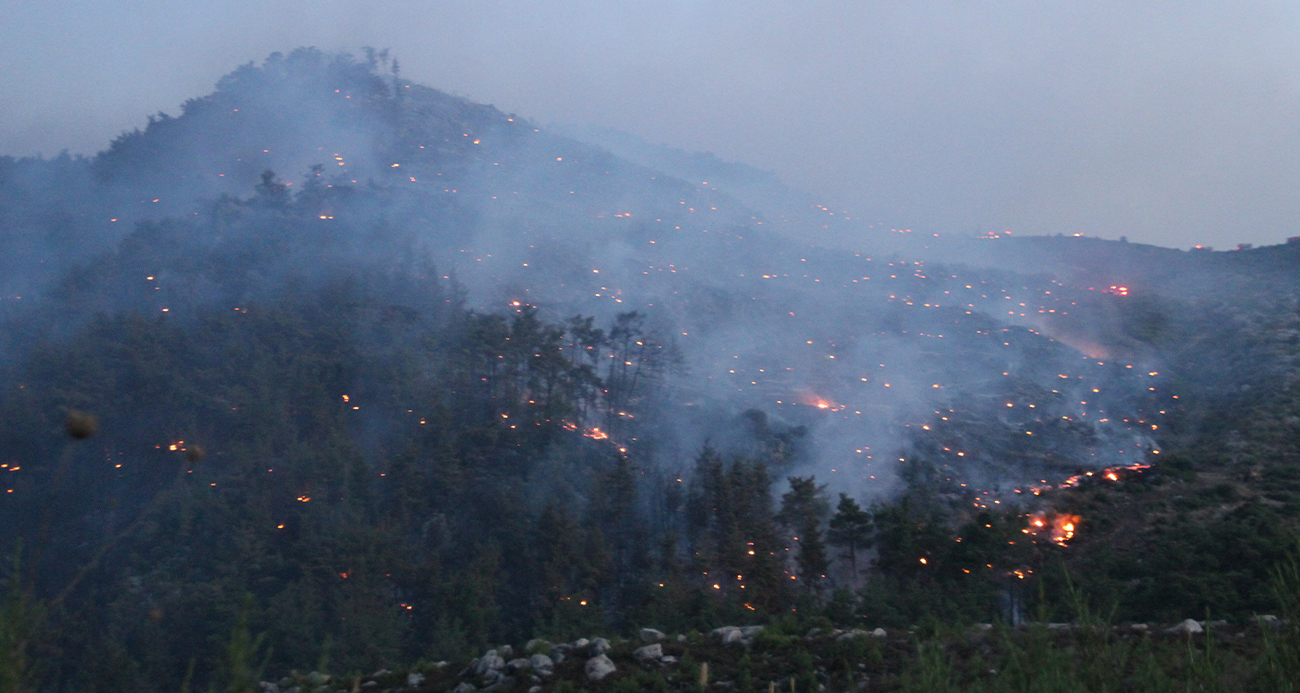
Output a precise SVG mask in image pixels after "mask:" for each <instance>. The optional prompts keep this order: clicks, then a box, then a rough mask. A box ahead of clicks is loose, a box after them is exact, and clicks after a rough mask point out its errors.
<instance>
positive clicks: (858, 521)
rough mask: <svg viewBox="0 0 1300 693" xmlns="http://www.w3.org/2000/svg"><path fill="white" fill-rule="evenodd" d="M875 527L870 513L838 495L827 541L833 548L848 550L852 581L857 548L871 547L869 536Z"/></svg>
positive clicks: (856, 576)
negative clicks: (837, 503)
mask: <svg viewBox="0 0 1300 693" xmlns="http://www.w3.org/2000/svg"><path fill="white" fill-rule="evenodd" d="M874 530H875V525H874V523H873V522H872V520H871V513H869V512H867V511H866V510H863V509H862V507H861V506H859V505H858V502H857V501H855V500H853V499H852V498H849V497H848V495H847V494H843V493H841V494H840V503H839V505H838V506H837V507H836V509H835V515H834V516H833V517H831V521H830V531H829V532H827V536H826V538H827V540H828V541H829V542H830V543H831V544H832V545H834V546H842V547H844V548H847V549H848V559H849V565H850V566H852V569H853V579H854V580H855V581H856V580H857V578H858V553H857V550H858V548H867V547H869V546H871V534H872V532H873V531H874Z"/></svg>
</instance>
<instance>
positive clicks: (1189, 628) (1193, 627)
mask: <svg viewBox="0 0 1300 693" xmlns="http://www.w3.org/2000/svg"><path fill="white" fill-rule="evenodd" d="M1165 632H1166V633H1171V634H1174V635H1194V634H1196V633H1204V632H1205V629H1204V628H1202V627H1201V624H1200V623H1198V622H1197V621H1196V619H1194V618H1188V619H1184V620H1183V622H1182V623H1180V624H1178V625H1176V626H1174V627H1173V628H1169V629H1167V630H1165Z"/></svg>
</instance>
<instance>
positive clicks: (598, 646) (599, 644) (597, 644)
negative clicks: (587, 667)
mask: <svg viewBox="0 0 1300 693" xmlns="http://www.w3.org/2000/svg"><path fill="white" fill-rule="evenodd" d="M609 650H610V644H609V641H608V640H606V639H604V638H596V639H595V640H592V641H591V653H592V654H595V655H603V654H605V653H606V652H609Z"/></svg>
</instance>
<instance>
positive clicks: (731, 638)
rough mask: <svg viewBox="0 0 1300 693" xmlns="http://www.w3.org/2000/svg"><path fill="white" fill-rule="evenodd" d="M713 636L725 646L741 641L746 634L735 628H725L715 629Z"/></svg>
mask: <svg viewBox="0 0 1300 693" xmlns="http://www.w3.org/2000/svg"><path fill="white" fill-rule="evenodd" d="M713 636H714V637H716V638H717V639H719V640H721V641H722V644H724V645H725V644H727V643H732V642H737V641H739V640H740V639H741V638H743V637H745V634H744V633H741V632H740V629H739V628H737V627H735V626H723V627H721V628H714V629H713Z"/></svg>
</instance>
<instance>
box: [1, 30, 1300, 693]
mask: <svg viewBox="0 0 1300 693" xmlns="http://www.w3.org/2000/svg"><path fill="white" fill-rule="evenodd" d="M671 154H672V153H671V152H665V151H659V152H658V153H657V154H656V156H657V157H658V159H656V160H655V161H654V162H652V163H654V164H655V165H659V166H664V167H671V165H672V162H673V161H674V160H676V159H680V158H681V157H676V159H675V158H674V155H671ZM575 159H576V163H575V161H574V160H575ZM566 161H567V163H566ZM689 164H690V167H691V173H692V174H693V175H695V174H698V173H699V172H700V170H702V171H704V172H706V173H707V172H710V171H712V170H714V169H716V168H717V167H721V168H722V169H724V170H723V171H722V172H723V173H724V174H726V176H729V177H730V179H734V180H737V181H743V180H744V179H745V176H746V175H748V174H745V172H744V171H740V172H739V173H737V171H735V170H733V168H730V167H733V166H734V165H729V164H728V165H723V164H721V163H718V162H714V161H713V160H712V159H710V158H708V157H702V156H697V157H693V158H690V159H689ZM272 169H274V170H272ZM274 171H281V172H288V173H283V174H277V173H275V172H274ZM742 174H743V175H742ZM756 180H758V181H759V183H761V186H760V187H762V188H763V189H764V190H767V189H768V188H769V187H771V186H772V185H774V183H773V182H772V181H771V180H770V179H769V178H765V177H761V176H760V177H757V178H756ZM737 185H741V183H737ZM756 185H757V184H756ZM753 192H754V191H753V190H743V189H742V190H737V191H736V194H735V195H734V196H733V195H729V194H726V193H721V192H717V191H715V190H713V189H711V188H708V187H704V186H703V185H696V184H695V183H688V182H686V181H685V180H682V179H679V178H675V177H673V176H671V175H668V174H666V173H664V172H661V171H660V170H658V169H652V168H647V167H645V166H641V165H639V164H637V163H633V162H631V161H628V160H625V159H621V158H619V157H616V156H614V155H613V154H611V153H610V152H608V151H606V150H603V149H600V148H598V147H595V146H593V145H588V144H583V143H581V142H578V141H575V140H570V139H566V138H562V137H557V136H553V135H550V134H548V133H542V132H540V128H536V127H535V126H534V125H533V124H531V123H528V122H527V121H525V120H523V119H521V118H518V117H515V116H512V115H507V114H503V113H501V112H499V111H497V110H496V109H494V108H492V107H490V106H483V105H479V104H473V103H471V102H468V101H465V100H463V99H457V98H453V97H450V96H447V95H445V94H442V93H440V92H437V91H435V90H432V89H428V88H426V87H421V86H419V85H416V84H412V83H410V82H409V81H406V80H403V79H402V78H401V77H400V72H399V71H398V70H397V68H396V64H395V62H394V61H390V60H389V58H388V57H387V55H385V54H383V53H371V54H369V55H368V56H367V59H366V60H355V59H353V58H351V57H348V56H329V55H325V54H322V53H319V52H316V51H312V50H300V51H296V52H294V53H293V54H291V55H288V56H281V55H276V56H272V58H271V59H269V60H268V61H267V62H266V63H265V64H264V65H262V66H260V67H259V66H253V65H249V66H246V67H244V68H241V69H240V70H238V71H236V72H235V73H233V74H231V75H230V76H228V77H226V78H224V79H223V80H222V81H221V83H220V84H219V85H218V88H217V90H216V91H215V92H214V93H213V94H212V95H209V96H207V97H203V98H200V99H195V100H192V101H190V102H187V103H186V104H185V105H184V107H183V113H182V115H180V116H178V117H175V118H173V117H169V116H166V115H162V114H160V115H158V116H156V117H154V118H152V119H150V122H149V125H148V127H147V128H146V129H145V130H143V131H138V132H133V133H128V134H125V135H123V136H122V137H121V138H119V139H118V140H117V141H115V142H114V143H113V145H112V147H110V148H109V149H108V150H107V151H106V152H104V153H102V154H100V155H98V156H96V157H94V158H93V159H83V158H75V157H68V156H63V157H59V158H56V159H51V160H43V159H29V160H13V159H9V158H0V292H3V297H0V527H2V528H3V532H0V555H4V556H7V557H10V558H11V559H12V562H11V563H8V565H10V566H11V569H10V570H8V571H7V572H6V573H5V576H6V577H5V579H4V588H5V590H6V595H7V596H6V598H5V601H4V603H3V605H0V693H10V692H11V691H12V692H17V691H28V690H41V691H119V690H120V691H155V690H156V691H163V690H175V689H181V690H192V689H193V688H194V687H197V688H207V689H209V690H217V689H224V690H228V691H241V692H242V691H249V690H256V689H257V688H258V686H259V685H261V684H260V683H259V682H260V681H262V680H263V679H265V680H266V681H267V682H275V683H274V686H275V687H276V688H277V689H278V690H286V689H289V688H292V687H295V686H297V687H298V688H299V689H300V690H304V691H305V690H321V689H322V687H324V690H352V691H358V690H380V689H383V690H390V689H399V688H407V689H414V690H452V689H455V688H456V687H457V686H462V688H461V689H460V690H462V691H464V690H467V689H465V688H463V685H474V686H483V685H489V684H492V683H494V682H495V683H496V685H497V686H498V689H504V688H509V687H510V686H514V687H516V688H518V690H528V689H529V688H531V687H532V686H534V685H540V686H542V688H543V689H544V690H556V691H559V690H566V689H568V690H572V689H575V688H587V687H594V688H600V689H610V690H699V689H710V690H713V689H715V688H716V689H717V690H754V691H757V690H772V689H771V688H769V686H779V688H780V689H781V690H786V689H787V688H788V689H790V690H792V691H794V690H797V691H814V690H819V689H820V687H822V686H825V687H827V688H828V689H830V690H929V691H944V690H989V691H994V690H1025V691H1029V690H1044V691H1047V690H1052V691H1055V690H1062V691H1066V690H1071V691H1072V690H1175V688H1174V686H1176V685H1181V684H1182V683H1187V682H1198V685H1204V686H1211V685H1214V686H1223V687H1225V689H1226V688H1228V687H1231V688H1233V689H1241V688H1243V687H1254V689H1256V690H1269V691H1272V690H1290V689H1287V688H1285V685H1293V684H1291V683H1288V679H1287V674H1286V672H1288V671H1289V672H1294V671H1295V669H1294V667H1295V666H1296V665H1297V663H1298V662H1297V659H1296V658H1297V656H1300V655H1297V653H1298V652H1300V644H1298V641H1297V630H1296V628H1297V624H1300V606H1298V604H1297V599H1300V597H1298V596H1297V595H1298V594H1300V591H1298V590H1300V575H1297V574H1296V563H1295V561H1296V560H1297V555H1296V554H1295V551H1296V546H1297V545H1296V542H1295V531H1296V526H1297V523H1298V522H1300V447H1298V446H1300V399H1298V398H1297V379H1298V378H1300V362H1297V356H1298V355H1300V351H1298V350H1300V312H1298V307H1300V303H1298V301H1300V291H1297V289H1298V288H1300V287H1298V286H1297V284H1296V281H1295V279H1296V271H1297V268H1300V251H1298V249H1297V248H1293V247H1285V246H1283V247H1277V248H1261V249H1253V250H1243V251H1236V252H1232V253H1214V254H1211V253H1197V254H1187V253H1179V252H1177V251H1166V250H1164V249H1152V248H1149V247H1145V246H1138V245H1136V244H1120V243H1104V242H1101V241H1096V240H1095V239H1074V238H1057V239H1052V238H1040V239H1022V240H1016V241H1013V240H1011V239H999V240H996V241H993V240H966V241H960V240H953V241H951V242H950V243H949V244H948V245H945V246H940V245H939V244H938V242H937V241H934V240H933V239H926V240H920V239H913V238H911V237H907V236H905V235H898V236H897V237H888V238H883V237H882V238H879V239H876V241H875V242H878V246H877V247H875V248H873V249H872V250H873V252H874V251H879V252H878V253H877V254H876V255H871V256H870V257H868V254H867V253H858V252H853V253H845V252H841V251H832V250H826V249H818V248H815V247H809V246H804V245H801V244H799V243H796V242H793V241H790V240H788V239H783V238H782V237H781V236H780V234H779V233H777V232H771V231H769V229H770V227H772V226H775V225H778V224H774V223H772V222H768V223H767V224H766V225H764V224H761V223H760V222H762V221H764V220H766V219H768V217H767V216H764V214H763V212H762V211H759V210H756V209H751V208H749V207H746V206H745V205H742V204H740V203H739V202H737V201H736V199H746V194H745V193H753ZM827 209H828V208H824V207H820V206H818V207H817V208H816V210H817V212H816V214H820V213H821V212H824V211H826V210H827ZM628 210H633V211H628ZM814 216H815V215H814ZM704 217H708V218H707V220H705V221H701V219H702V218H704ZM817 219H818V224H820V221H821V218H820V217H819V216H818V217H817ZM652 220H653V221H652ZM787 230H788V229H787ZM796 230H797V229H796ZM991 243H998V244H1002V245H1000V246H998V247H993V248H990V245H989V244H991ZM1085 251H1086V252H1085ZM1024 267H1033V268H1034V270H1035V272H1034V273H1026V272H1024V271H1023V268H1024ZM1193 276H1194V277H1198V278H1199V279H1195V278H1193ZM724 278H725V279H724ZM1119 281H1123V282H1124V283H1125V285H1124V288H1123V291H1120V290H1119V288H1118V286H1116V287H1111V284H1112V283H1114V282H1119ZM1106 287H1111V289H1110V290H1108V289H1106ZM1099 288H1100V289H1101V290H1099ZM1009 308H1010V310H1008V309H1009ZM881 361H884V362H885V363H880V362H881ZM1266 614H1267V615H1274V616H1279V618H1277V619H1272V620H1268V619H1265V620H1257V619H1255V617H1257V616H1263V615H1266ZM1187 618H1193V619H1199V620H1200V621H1202V622H1203V623H1208V624H1210V625H1209V626H1208V628H1209V630H1210V631H1211V632H1210V633H1209V634H1208V635H1207V634H1205V633H1201V634H1200V635H1196V636H1191V635H1186V634H1184V633H1178V634H1176V635H1174V634H1166V633H1162V632H1160V631H1161V630H1162V629H1163V628H1166V627H1168V626H1170V625H1172V624H1175V623H1179V622H1183V621H1184V619H1187ZM1219 621H1222V623H1221V624H1219V625H1214V624H1216V622H1219ZM1049 623H1057V624H1058V626H1059V627H1049V626H1048V624H1049ZM978 624H986V625H985V626H984V627H981V626H980V625H978ZM1133 624H1138V625H1140V626H1142V627H1140V628H1133V627H1132V626H1133ZM731 625H734V626H758V625H762V626H764V628H763V629H761V630H758V629H750V630H749V631H748V632H746V633H745V634H744V635H743V638H742V637H741V635H740V634H739V633H738V632H737V633H736V634H735V637H734V638H732V639H731V640H729V639H728V638H729V637H731V636H729V635H728V632H729V631H722V632H718V633H714V632H713V631H714V629H717V628H719V627H723V626H731ZM643 627H652V628H655V629H659V630H662V631H664V632H666V633H668V634H670V635H676V634H679V633H680V634H683V637H682V638H680V639H679V638H672V637H670V638H668V639H665V640H664V642H663V643H662V652H661V655H667V656H668V657H671V658H675V660H674V661H669V660H667V659H658V660H654V661H653V662H652V663H647V660H645V659H644V658H641V657H639V656H638V658H637V659H640V662H639V663H638V661H637V659H634V658H633V652H634V649H635V647H636V646H638V645H641V644H643V643H640V642H637V643H632V642H629V641H628V640H619V637H620V636H623V637H626V638H636V637H641V636H640V629H641V628H643ZM1198 627H1203V626H1198ZM876 628H880V629H881V630H880V631H874V630H873V629H876ZM1216 633H1217V634H1216ZM598 635H603V636H606V637H609V638H611V639H613V640H614V643H613V644H612V649H611V650H610V655H611V656H612V661H614V662H616V663H617V665H618V670H617V672H616V673H614V674H612V675H611V676H609V677H608V678H604V679H601V680H599V681H593V680H592V679H591V678H590V677H589V676H588V673H587V671H586V670H584V665H583V663H584V661H587V656H588V655H590V656H591V657H592V658H594V657H595V656H597V655H599V653H598V652H593V651H591V650H588V649H584V648H586V647H591V646H590V645H572V643H573V641H575V640H576V639H577V638H585V637H593V636H598ZM534 638H537V639H541V640H538V641H537V642H534V643H533V644H532V645H531V646H530V648H531V652H532V653H535V654H548V655H550V654H556V653H561V654H562V653H563V652H566V651H567V652H570V653H571V654H570V655H569V656H568V657H567V658H563V657H556V658H555V661H554V669H553V672H552V673H550V674H547V675H546V676H540V675H537V674H534V675H533V676H534V678H536V679H537V680H536V681H532V680H530V679H529V675H526V674H523V673H518V672H515V673H516V674H517V675H516V676H512V677H508V678H504V679H500V680H495V679H493V680H486V679H484V677H483V672H481V671H474V670H473V667H472V666H471V667H469V668H468V669H467V665H469V664H470V663H471V658H473V657H477V660H476V661H474V665H475V666H477V665H478V664H481V663H482V662H483V661H485V660H487V659H488V658H487V657H486V656H484V657H478V656H479V655H482V654H483V653H484V650H485V649H487V648H489V647H494V646H497V645H500V644H502V643H511V644H513V645H514V647H516V648H520V649H522V648H523V647H524V644H525V643H527V642H528V641H530V640H532V639H534ZM1216 638H1217V640H1216ZM542 640H545V641H548V642H543V641H542ZM647 642H648V641H647ZM656 642H657V640H656ZM551 643H554V644H555V645H554V649H552V644H551ZM1216 643H1217V644H1216ZM579 654H582V655H583V656H578V655H579ZM493 656H496V655H493ZM507 659H508V657H507ZM439 662H441V663H439ZM447 662H450V664H448V663H447ZM533 666H534V671H536V668H535V665H533ZM393 671H396V672H399V673H396V674H395V673H393ZM494 671H495V670H494ZM308 672H311V673H308ZM371 672H379V673H375V674H373V675H370V674H371ZM331 674H332V676H331ZM407 674H412V676H411V677H408V676H407ZM415 675H418V676H415ZM490 678H491V677H489V679H490ZM261 688H262V690H269V684H268V685H262V686H261ZM1204 690H1216V689H1214V688H1209V687H1207V688H1204Z"/></svg>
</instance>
